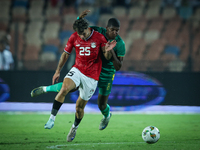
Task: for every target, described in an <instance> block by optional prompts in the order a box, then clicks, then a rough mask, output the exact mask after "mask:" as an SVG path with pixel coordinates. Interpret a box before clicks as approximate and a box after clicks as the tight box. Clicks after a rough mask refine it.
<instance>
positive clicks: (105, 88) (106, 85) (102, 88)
mask: <svg viewBox="0 0 200 150" xmlns="http://www.w3.org/2000/svg"><path fill="white" fill-rule="evenodd" d="M114 77H115V74H113V77H112V78H107V79H101V78H100V80H99V82H98V88H99V94H101V95H103V96H107V95H109V94H110V93H111V89H112V83H113V80H114Z"/></svg>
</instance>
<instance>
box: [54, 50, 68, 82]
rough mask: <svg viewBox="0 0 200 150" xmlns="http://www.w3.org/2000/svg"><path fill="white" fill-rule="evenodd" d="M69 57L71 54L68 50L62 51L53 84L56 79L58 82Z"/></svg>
mask: <svg viewBox="0 0 200 150" xmlns="http://www.w3.org/2000/svg"><path fill="white" fill-rule="evenodd" d="M68 57H69V54H67V53H66V52H63V53H62V55H61V57H60V60H59V63H58V66H57V69H56V72H55V74H54V76H53V78H52V84H54V83H55V81H56V82H58V79H59V77H60V71H61V70H62V68H63V66H64V65H65V63H66V61H67V59H68Z"/></svg>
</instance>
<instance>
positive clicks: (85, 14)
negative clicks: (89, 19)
mask: <svg viewBox="0 0 200 150" xmlns="http://www.w3.org/2000/svg"><path fill="white" fill-rule="evenodd" d="M89 12H90V10H88V9H86V10H84V11H83V12H82V13H81V14H80V15H79V18H84V17H85V16H87V14H88V13H89Z"/></svg>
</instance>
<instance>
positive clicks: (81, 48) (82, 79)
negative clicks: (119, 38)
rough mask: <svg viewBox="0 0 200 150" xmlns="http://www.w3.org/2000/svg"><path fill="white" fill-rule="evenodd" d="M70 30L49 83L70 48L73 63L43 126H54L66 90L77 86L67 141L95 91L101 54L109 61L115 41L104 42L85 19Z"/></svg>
mask: <svg viewBox="0 0 200 150" xmlns="http://www.w3.org/2000/svg"><path fill="white" fill-rule="evenodd" d="M73 29H74V30H75V31H76V32H75V33H73V34H72V35H71V36H70V38H69V40H68V42H67V44H66V47H65V48H64V52H63V53H62V55H61V58H60V60H59V63H58V66H57V69H56V71H55V74H54V76H53V78H52V83H53V84H54V82H55V81H58V79H59V77H60V72H61V69H62V67H63V66H64V64H65V63H66V61H67V59H68V57H69V55H70V53H71V52H72V50H73V48H75V51H76V58H75V64H74V65H73V66H72V68H71V70H70V71H69V72H68V73H67V75H66V76H65V78H64V80H63V85H62V88H61V90H60V92H59V93H58V94H57V95H56V97H55V100H54V102H53V107H52V110H51V116H50V118H49V120H48V122H47V123H46V124H45V126H44V128H45V129H51V128H52V127H53V126H54V121H55V117H56V115H57V113H58V111H59V109H60V107H61V105H62V104H63V102H64V100H65V96H66V95H67V94H68V92H69V91H71V90H73V89H75V88H77V87H78V89H79V97H78V99H77V101H76V113H75V121H74V124H73V125H72V128H71V129H70V132H69V134H68V136H67V141H68V142H71V141H72V140H73V139H74V138H75V135H76V130H77V128H78V125H79V123H80V121H81V119H82V118H83V115H84V108H85V105H86V104H87V102H88V100H89V99H90V98H91V97H92V95H93V94H94V92H95V90H96V87H97V83H98V80H99V76H100V72H101V68H102V60H101V54H103V55H104V56H105V58H106V59H107V60H109V59H110V58H111V57H112V54H111V52H110V51H111V50H112V49H113V48H114V47H115V46H116V41H115V40H114V41H112V42H107V40H106V39H105V37H104V36H103V35H102V34H100V33H98V32H97V31H94V30H93V29H91V28H89V24H88V22H87V21H86V20H85V19H78V20H76V21H75V23H74V24H73ZM101 51H102V52H101Z"/></svg>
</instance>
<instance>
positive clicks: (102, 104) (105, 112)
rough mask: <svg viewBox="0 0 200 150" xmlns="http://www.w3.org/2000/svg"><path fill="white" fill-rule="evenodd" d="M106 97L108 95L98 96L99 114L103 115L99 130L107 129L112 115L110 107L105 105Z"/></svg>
mask: <svg viewBox="0 0 200 150" xmlns="http://www.w3.org/2000/svg"><path fill="white" fill-rule="evenodd" d="M108 97H109V95H107V96H104V95H101V94H99V95H98V107H99V109H100V110H101V113H102V114H103V115H104V116H103V119H102V120H101V123H100V125H99V130H103V129H105V128H106V127H107V125H108V123H109V121H110V118H111V116H112V114H111V113H110V106H109V105H108V104H107V101H108Z"/></svg>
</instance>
